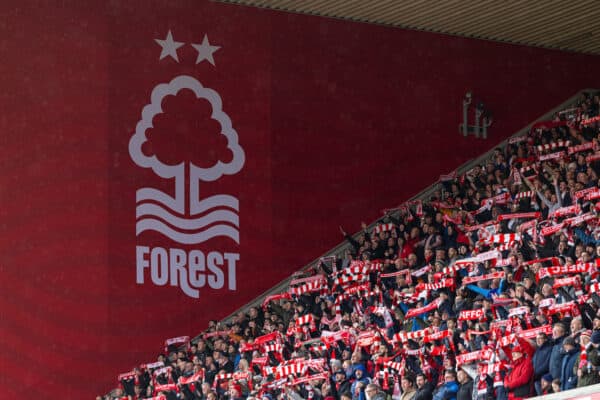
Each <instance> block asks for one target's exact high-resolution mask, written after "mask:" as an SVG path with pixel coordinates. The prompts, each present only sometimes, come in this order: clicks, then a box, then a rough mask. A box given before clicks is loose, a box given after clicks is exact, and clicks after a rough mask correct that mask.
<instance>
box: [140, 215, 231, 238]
mask: <svg viewBox="0 0 600 400" xmlns="http://www.w3.org/2000/svg"><path fill="white" fill-rule="evenodd" d="M135 229H136V235H138V236H139V235H140V233H142V232H144V231H156V232H158V233H161V234H163V235H165V236H166V237H168V238H169V239H171V240H174V241H176V242H178V243H181V244H198V243H202V242H206V241H207V240H209V239H212V238H215V237H218V236H225V237H228V238H230V239H232V240H233V241H235V242H236V243H237V244H239V243H240V232H239V231H238V230H237V229H236V228H234V227H232V226H230V225H225V224H218V225H213V226H211V227H210V228H207V229H205V230H203V231H200V232H191V233H183V232H178V231H176V230H175V229H173V228H171V227H170V226H168V225H167V224H165V223H164V222H163V221H160V220H158V219H155V218H143V219H141V220H139V221H138V222H137V223H136V224H135Z"/></svg>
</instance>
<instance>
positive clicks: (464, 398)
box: [456, 379, 473, 400]
mask: <svg viewBox="0 0 600 400" xmlns="http://www.w3.org/2000/svg"><path fill="white" fill-rule="evenodd" d="M472 398H473V381H472V380H470V379H469V381H468V382H467V383H463V384H462V385H460V387H459V388H458V392H457V393H456V400H471V399H472Z"/></svg>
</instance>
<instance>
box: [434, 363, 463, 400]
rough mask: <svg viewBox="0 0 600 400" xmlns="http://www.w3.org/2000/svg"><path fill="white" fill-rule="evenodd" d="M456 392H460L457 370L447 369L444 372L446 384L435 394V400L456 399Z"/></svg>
mask: <svg viewBox="0 0 600 400" xmlns="http://www.w3.org/2000/svg"><path fill="white" fill-rule="evenodd" d="M456 393H458V383H457V382H456V372H454V370H453V369H447V370H446V372H444V384H443V385H441V386H440V387H439V388H438V389H437V390H436V392H435V393H434V394H433V400H456Z"/></svg>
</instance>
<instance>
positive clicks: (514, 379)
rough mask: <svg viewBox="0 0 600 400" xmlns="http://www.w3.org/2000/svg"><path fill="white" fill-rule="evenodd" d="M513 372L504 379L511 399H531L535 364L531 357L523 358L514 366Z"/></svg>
mask: <svg viewBox="0 0 600 400" xmlns="http://www.w3.org/2000/svg"><path fill="white" fill-rule="evenodd" d="M512 367H513V368H512V370H511V371H510V372H509V373H508V374H507V375H506V376H505V377H504V387H505V388H506V390H507V391H508V398H509V399H520V398H525V397H529V390H530V386H531V381H532V379H533V363H532V362H531V358H529V357H525V356H523V357H521V358H519V359H518V360H517V361H516V362H515V363H513V364H512Z"/></svg>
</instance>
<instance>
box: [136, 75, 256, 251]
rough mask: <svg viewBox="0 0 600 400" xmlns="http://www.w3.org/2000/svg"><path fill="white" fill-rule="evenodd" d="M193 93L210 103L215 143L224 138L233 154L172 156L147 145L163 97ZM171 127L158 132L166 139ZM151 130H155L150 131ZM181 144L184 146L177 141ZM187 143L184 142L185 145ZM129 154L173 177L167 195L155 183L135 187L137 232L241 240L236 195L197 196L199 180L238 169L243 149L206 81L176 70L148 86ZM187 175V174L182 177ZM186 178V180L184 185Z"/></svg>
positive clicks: (185, 239)
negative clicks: (146, 101)
mask: <svg viewBox="0 0 600 400" xmlns="http://www.w3.org/2000/svg"><path fill="white" fill-rule="evenodd" d="M190 93H192V94H193V95H192V97H193V100H195V101H202V102H203V103H207V104H209V105H210V115H209V118H208V120H209V121H208V122H207V123H209V124H210V126H211V127H213V128H214V129H212V130H213V131H215V130H216V131H217V132H216V136H217V137H216V138H215V140H217V141H218V142H219V143H220V142H223V144H224V145H225V146H226V150H227V151H228V152H229V153H230V154H231V159H230V160H227V161H225V162H224V161H223V160H221V159H216V161H215V160H210V164H212V165H208V166H207V165H204V164H202V163H203V162H206V161H207V160H201V162H200V161H195V160H194V159H189V158H186V157H182V158H181V159H174V158H173V157H172V156H171V155H169V154H162V155H161V154H160V152H159V150H161V149H162V148H161V146H160V145H159V146H151V151H150V154H149V152H148V150H147V147H148V146H147V144H148V142H149V135H148V133H149V132H151V131H153V130H155V128H156V126H155V125H156V122H157V119H159V118H161V117H163V116H164V114H165V111H164V108H165V103H166V101H167V99H168V98H169V96H178V95H184V94H190ZM163 131H164V129H163ZM170 133H171V132H166V133H164V132H163V133H162V135H163V136H166V138H167V141H166V142H164V143H168V142H169V141H171V142H172V141H173V140H174V139H177V138H176V137H170V136H169V135H170ZM193 134H194V135H205V134H206V135H211V134H212V135H215V132H202V131H200V132H193ZM152 136H158V133H157V134H156V135H154V134H152ZM225 141H226V144H225V143H224V142H225ZM180 147H182V146H180ZM183 147H185V146H183ZM129 154H130V156H131V159H132V160H133V162H135V163H136V164H137V165H138V166H140V167H142V168H151V169H152V171H153V172H154V173H155V174H157V175H158V176H160V177H161V178H164V179H173V178H174V179H175V192H174V196H171V195H169V194H167V193H165V192H163V191H160V190H158V189H155V188H141V189H138V190H137V192H136V218H137V222H136V235H138V236H139V235H140V234H141V233H142V232H144V231H155V232H158V233H160V234H162V235H164V236H166V237H168V238H169V239H171V240H173V241H175V242H178V243H181V244H187V245H189V244H198V243H202V242H205V241H207V240H209V239H212V238H215V237H219V236H223V237H228V238H230V239H232V240H234V241H235V242H236V243H238V244H239V241H240V240H239V229H238V228H239V215H238V212H239V201H238V199H237V198H236V197H234V196H231V195H227V194H217V195H213V196H210V197H207V198H205V199H201V198H200V181H201V180H202V181H204V182H213V181H216V180H217V179H219V178H221V177H222V176H223V175H234V174H236V173H238V172H239V171H240V170H241V169H242V167H243V166H244V162H245V154H244V150H243V149H242V147H241V146H240V145H239V143H238V134H237V132H236V131H235V129H234V128H233V126H232V123H231V119H230V118H229V116H228V115H227V114H226V113H225V112H224V111H223V105H222V101H221V97H220V96H219V94H218V93H217V92H216V91H215V90H213V89H210V88H206V87H204V86H203V85H202V84H201V83H200V82H199V81H198V80H197V79H196V78H194V77H192V76H188V75H180V76H177V77H175V78H173V79H172V80H171V82H169V83H160V84H158V85H156V86H155V87H154V89H153V90H152V94H151V98H150V103H149V104H147V105H146V106H144V108H143V109H142V117H141V119H140V120H139V122H138V123H137V125H136V128H135V133H134V134H133V136H132V137H131V139H130V141H129ZM186 178H187V179H186ZM186 181H187V182H188V185H187V187H186Z"/></svg>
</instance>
